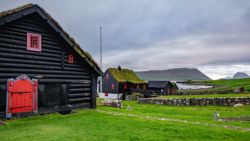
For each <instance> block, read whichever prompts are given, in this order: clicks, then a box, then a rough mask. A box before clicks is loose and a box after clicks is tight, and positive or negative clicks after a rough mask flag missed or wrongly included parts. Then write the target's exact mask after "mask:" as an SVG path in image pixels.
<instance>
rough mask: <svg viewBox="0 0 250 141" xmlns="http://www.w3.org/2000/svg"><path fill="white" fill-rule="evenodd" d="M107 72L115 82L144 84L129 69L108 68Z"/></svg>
mask: <svg viewBox="0 0 250 141" xmlns="http://www.w3.org/2000/svg"><path fill="white" fill-rule="evenodd" d="M108 71H109V72H110V74H112V76H113V77H114V78H115V80H116V81H117V82H131V83H146V82H145V81H144V80H141V79H140V78H139V77H138V76H137V75H136V74H135V72H134V71H132V70H129V69H120V70H119V69H117V68H109V69H108Z"/></svg>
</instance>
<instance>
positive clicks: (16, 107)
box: [7, 76, 37, 113]
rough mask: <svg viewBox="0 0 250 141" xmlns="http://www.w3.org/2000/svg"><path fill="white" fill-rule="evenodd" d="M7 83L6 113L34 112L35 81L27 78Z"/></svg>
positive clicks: (35, 108)
mask: <svg viewBox="0 0 250 141" xmlns="http://www.w3.org/2000/svg"><path fill="white" fill-rule="evenodd" d="M22 77H23V78H21V79H16V80H13V79H12V80H9V81H8V93H7V95H8V99H7V103H8V105H7V106H8V107H7V113H23V112H34V111H36V110H37V80H35V81H31V80H30V79H29V78H28V77H24V76H22Z"/></svg>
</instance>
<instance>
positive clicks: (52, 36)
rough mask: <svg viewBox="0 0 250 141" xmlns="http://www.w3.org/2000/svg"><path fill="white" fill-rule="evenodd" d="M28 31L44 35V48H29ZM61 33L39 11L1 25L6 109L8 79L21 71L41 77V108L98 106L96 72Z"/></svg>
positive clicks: (1, 96) (0, 84) (0, 80)
mask: <svg viewBox="0 0 250 141" xmlns="http://www.w3.org/2000/svg"><path fill="white" fill-rule="evenodd" d="M27 32H32V33H38V34H41V35H42V52H32V51H27V50H26V34H27ZM59 35H60V34H59V33H57V32H55V31H54V30H53V29H52V28H51V27H50V26H49V25H48V24H47V22H46V21H45V20H44V19H42V18H41V17H40V16H39V15H38V14H36V13H34V14H31V15H28V16H26V17H23V18H21V19H18V20H16V21H13V22H10V23H7V24H5V25H3V26H1V27H0V111H3V110H5V95H6V83H7V79H9V78H16V77H17V76H19V75H20V74H26V75H28V76H29V77H30V78H36V79H38V81H39V108H53V107H57V106H60V105H68V104H70V105H78V107H79V105H82V106H85V107H90V106H91V104H92V107H94V105H93V104H94V101H93V98H94V97H93V96H91V95H92V93H93V92H94V89H96V88H95V87H92V85H91V84H96V83H95V81H96V74H94V73H93V72H92V70H93V69H92V68H90V67H89V65H88V64H87V63H86V62H85V61H83V59H82V58H80V56H79V55H78V54H76V52H75V51H73V49H72V48H71V47H70V46H69V45H68V44H67V43H66V42H65V41H64V40H63V39H62V38H61V37H60V36H59ZM69 53H71V54H73V55H74V57H75V58H74V63H73V64H69V63H68V59H67V56H68V54H69ZM91 98H92V100H91Z"/></svg>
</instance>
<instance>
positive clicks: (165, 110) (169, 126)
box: [0, 101, 250, 141]
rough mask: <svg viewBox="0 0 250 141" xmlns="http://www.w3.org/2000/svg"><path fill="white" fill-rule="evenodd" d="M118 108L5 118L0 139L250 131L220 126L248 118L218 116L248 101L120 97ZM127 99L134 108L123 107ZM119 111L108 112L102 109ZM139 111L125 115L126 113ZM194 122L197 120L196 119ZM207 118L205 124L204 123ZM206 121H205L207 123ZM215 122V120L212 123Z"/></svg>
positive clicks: (206, 136)
mask: <svg viewBox="0 0 250 141" xmlns="http://www.w3.org/2000/svg"><path fill="white" fill-rule="evenodd" d="M123 105H124V106H123V108H122V109H116V108H111V107H104V106H98V108H97V110H80V111H78V112H76V113H74V114H70V115H59V114H49V115H43V116H34V117H28V118H22V119H16V120H9V121H7V123H6V125H4V126H0V141H12V140H18V141H26V140H27V141H30V140H35V141H42V140H46V141H47V140H48V141H57V140H58V141H66V140H67V141H68V140H72V141H84V140H98V141H102V140H103V141H106V140H107V141H110V140H111V141H113V140H114V141H116V140H117V141H122V140H131V141H134V140H152V141H155V140H218V141H220V140H246V141H247V140H249V138H250V131H242V130H235V129H228V128H224V127H223V126H224V125H233V126H239V127H242V128H250V124H249V122H219V121H214V120H213V112H214V111H218V112H219V113H220V114H221V116H222V117H232V116H247V115H250V107H249V106H245V107H237V108H233V107H222V106H221V107H220V106H217V107H215V106H208V107H206V106H204V107H194V106H193V107H174V106H164V105H147V104H137V103H136V102H128V101H124V102H123ZM128 105H130V106H131V107H132V110H127V106H128ZM100 111H101V112H113V113H122V114H124V115H112V114H107V113H101V112H100ZM131 114H133V115H137V116H126V115H131ZM138 116H141V117H144V116H153V117H167V118H172V119H180V120H187V121H190V123H189V122H187V123H182V122H175V121H159V120H154V119H146V118H141V117H138ZM192 122H200V123H202V124H200V125H196V124H193V123H192ZM203 123H205V124H203ZM206 124H207V125H206ZM210 124H211V125H218V126H210Z"/></svg>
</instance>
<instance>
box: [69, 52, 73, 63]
mask: <svg viewBox="0 0 250 141" xmlns="http://www.w3.org/2000/svg"><path fill="white" fill-rule="evenodd" d="M68 63H69V64H73V63H74V55H73V54H69V55H68Z"/></svg>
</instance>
